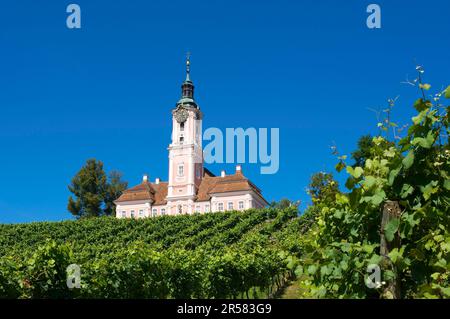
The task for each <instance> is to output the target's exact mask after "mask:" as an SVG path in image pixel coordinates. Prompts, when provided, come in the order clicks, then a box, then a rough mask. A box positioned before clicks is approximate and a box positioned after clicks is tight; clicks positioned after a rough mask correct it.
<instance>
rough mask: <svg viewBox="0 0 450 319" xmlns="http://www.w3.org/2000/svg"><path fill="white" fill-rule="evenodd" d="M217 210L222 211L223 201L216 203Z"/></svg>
mask: <svg viewBox="0 0 450 319" xmlns="http://www.w3.org/2000/svg"><path fill="white" fill-rule="evenodd" d="M217 210H218V211H219V212H223V203H217Z"/></svg>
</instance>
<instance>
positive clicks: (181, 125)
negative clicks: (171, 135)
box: [180, 122, 184, 132]
mask: <svg viewBox="0 0 450 319" xmlns="http://www.w3.org/2000/svg"><path fill="white" fill-rule="evenodd" d="M180 131H181V132H183V131H184V122H183V123H180Z"/></svg>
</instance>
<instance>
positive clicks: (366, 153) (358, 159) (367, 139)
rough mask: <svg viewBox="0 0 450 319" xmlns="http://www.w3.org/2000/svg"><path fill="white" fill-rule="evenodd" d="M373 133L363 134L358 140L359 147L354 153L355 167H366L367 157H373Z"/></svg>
mask: <svg viewBox="0 0 450 319" xmlns="http://www.w3.org/2000/svg"><path fill="white" fill-rule="evenodd" d="M372 139H373V138H372V136H371V135H364V136H361V137H360V139H359V140H358V149H357V150H356V151H354V152H353V153H352V158H353V160H354V161H355V163H354V164H353V167H357V166H359V167H364V164H365V162H366V159H367V158H370V157H371V154H370V150H371V149H372V147H373V141H372Z"/></svg>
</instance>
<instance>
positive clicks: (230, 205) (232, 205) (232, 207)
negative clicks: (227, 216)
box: [228, 202, 234, 210]
mask: <svg viewBox="0 0 450 319" xmlns="http://www.w3.org/2000/svg"><path fill="white" fill-rule="evenodd" d="M233 209H234V204H233V202H228V210H233Z"/></svg>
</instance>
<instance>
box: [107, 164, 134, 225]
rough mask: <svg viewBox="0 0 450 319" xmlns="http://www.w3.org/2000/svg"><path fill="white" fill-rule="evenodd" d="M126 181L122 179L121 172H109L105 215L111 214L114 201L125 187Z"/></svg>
mask: <svg viewBox="0 0 450 319" xmlns="http://www.w3.org/2000/svg"><path fill="white" fill-rule="evenodd" d="M127 187H128V183H127V182H125V181H122V173H121V172H119V171H111V172H110V173H109V183H108V186H107V190H106V194H105V211H104V212H105V215H108V216H109V215H113V214H114V212H115V210H116V205H115V204H114V201H115V200H116V199H117V198H119V196H120V195H121V194H122V192H123V191H124V190H125V189H127Z"/></svg>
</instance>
